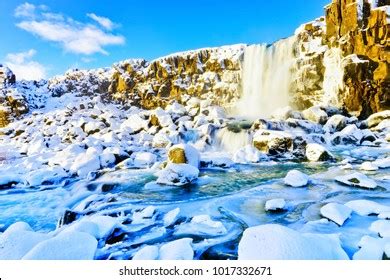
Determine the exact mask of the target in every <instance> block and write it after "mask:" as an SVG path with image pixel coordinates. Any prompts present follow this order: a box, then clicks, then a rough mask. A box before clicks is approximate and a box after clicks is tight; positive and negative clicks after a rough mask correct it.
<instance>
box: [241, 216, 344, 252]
mask: <svg viewBox="0 0 390 280" xmlns="http://www.w3.org/2000/svg"><path fill="white" fill-rule="evenodd" d="M338 259H340V260H347V259H348V255H347V254H346V253H345V251H344V250H343V249H342V248H341V245H340V240H339V239H338V237H337V236H335V235H326V234H302V233H299V232H297V231H295V230H292V229H290V228H288V227H285V226H281V225H277V224H267V225H260V226H255V227H250V228H248V229H246V230H245V231H244V233H243V235H242V238H241V240H240V243H239V244H238V260H338Z"/></svg>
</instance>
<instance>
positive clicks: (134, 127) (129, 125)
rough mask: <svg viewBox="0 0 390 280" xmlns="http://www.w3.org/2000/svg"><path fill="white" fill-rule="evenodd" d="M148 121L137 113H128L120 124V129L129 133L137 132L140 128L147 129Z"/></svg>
mask: <svg viewBox="0 0 390 280" xmlns="http://www.w3.org/2000/svg"><path fill="white" fill-rule="evenodd" d="M148 126H149V121H148V120H145V119H143V118H141V117H140V115H139V114H133V115H130V116H129V117H128V118H127V119H126V120H125V121H124V122H123V123H122V124H121V127H120V128H121V130H122V131H128V132H129V133H131V134H133V133H137V132H140V131H141V130H147V129H148Z"/></svg>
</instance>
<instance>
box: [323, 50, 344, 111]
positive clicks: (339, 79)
mask: <svg viewBox="0 0 390 280" xmlns="http://www.w3.org/2000/svg"><path fill="white" fill-rule="evenodd" d="M324 66H325V73H324V81H323V86H322V87H323V90H324V95H323V96H322V100H321V103H322V104H324V105H334V106H339V105H340V100H339V92H340V91H341V90H342V89H343V87H344V81H343V77H344V66H343V56H342V52H341V50H340V49H339V48H331V49H329V50H327V51H326V52H325V54H324Z"/></svg>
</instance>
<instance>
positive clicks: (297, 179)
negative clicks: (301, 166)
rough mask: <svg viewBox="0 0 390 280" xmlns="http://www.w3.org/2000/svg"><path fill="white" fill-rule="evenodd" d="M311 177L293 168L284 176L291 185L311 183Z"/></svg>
mask: <svg viewBox="0 0 390 280" xmlns="http://www.w3.org/2000/svg"><path fill="white" fill-rule="evenodd" d="M309 180H310V177H309V176H307V175H306V174H304V173H302V172H301V171H299V170H291V171H289V172H288V173H287V175H286V177H285V178H284V183H285V184H286V185H288V186H291V187H303V186H306V185H307V184H308V183H309Z"/></svg>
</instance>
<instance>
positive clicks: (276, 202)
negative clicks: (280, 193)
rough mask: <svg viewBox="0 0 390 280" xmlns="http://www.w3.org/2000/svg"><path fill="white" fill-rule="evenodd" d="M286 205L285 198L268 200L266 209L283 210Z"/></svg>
mask: <svg viewBox="0 0 390 280" xmlns="http://www.w3.org/2000/svg"><path fill="white" fill-rule="evenodd" d="M285 207H286V201H285V200H284V199H283V198H276V199H271V200H267V202H266V203H265V211H277V210H283V209H284V208H285Z"/></svg>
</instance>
